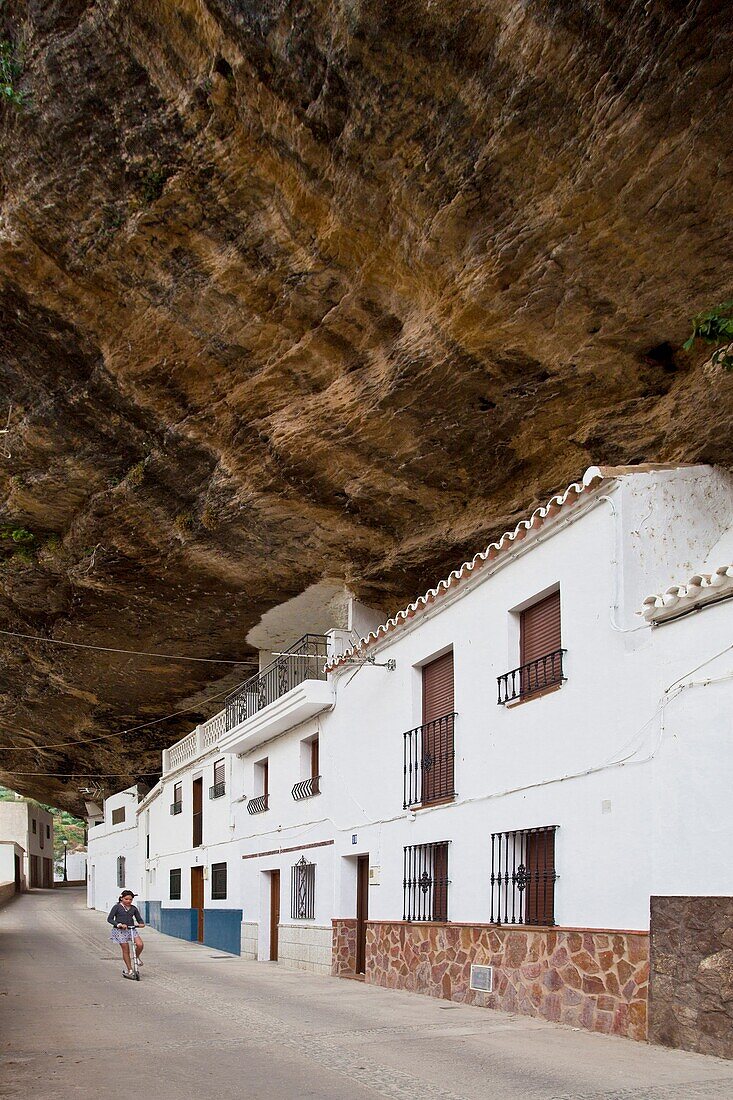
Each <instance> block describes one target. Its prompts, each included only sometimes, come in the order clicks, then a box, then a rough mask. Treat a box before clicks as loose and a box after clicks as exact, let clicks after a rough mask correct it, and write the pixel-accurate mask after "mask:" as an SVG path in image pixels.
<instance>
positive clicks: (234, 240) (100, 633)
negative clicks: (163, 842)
mask: <svg viewBox="0 0 733 1100" xmlns="http://www.w3.org/2000/svg"><path fill="white" fill-rule="evenodd" d="M0 39H2V40H3V41H6V42H9V43H11V48H12V50H13V53H14V56H15V57H16V58H17V59H18V62H19V68H20V69H21V72H20V74H19V75H18V76H17V78H15V86H16V90H17V92H18V94H19V95H21V96H22V97H23V104H22V106H20V107H17V106H16V105H15V104H14V103H13V102H11V101H10V100H7V99H6V100H5V101H4V102H2V104H0V386H1V393H0V405H1V407H0V419H3V420H5V419H6V418H7V417H8V415H9V427H10V430H9V432H8V433H7V434H5V435H2V436H0V447H1V448H3V454H2V456H1V457H0V491H1V496H0V506H1V509H2V516H1V522H2V524H3V525H4V526H3V528H2V531H3V532H4V537H3V538H2V539H0V546H2V550H1V551H0V552H1V554H2V559H3V560H2V564H1V565H0V578H1V579H0V585H1V595H0V626H2V627H3V629H6V630H15V631H20V632H25V633H32V634H39V635H43V636H51V635H53V636H54V637H56V638H61V639H67V640H75V641H81V642H85V643H88V644H94V645H101V646H109V647H113V648H134V649H139V650H152V651H160V652H165V653H173V654H189V655H195V656H199V657H211V658H227V659H230V660H243V661H245V662H246V661H247V660H249V658H250V654H251V650H249V648H248V647H247V645H246V644H245V641H244V639H245V635H246V634H247V632H248V630H249V629H250V627H251V626H252V625H253V624H254V623H256V622H257V621H258V620H259V618H260V616H261V615H262V614H263V613H264V612H265V611H267V609H268V608H270V607H272V606H273V605H275V604H278V603H280V602H281V601H283V600H286V599H289V598H291V597H293V596H294V595H296V594H297V593H299V592H300V591H302V590H304V589H305V588H306V587H307V586H308V585H310V584H313V583H316V582H318V581H319V580H321V579H322V578H324V577H328V578H331V579H334V578H335V579H343V580H344V581H346V582H347V583H348V584H349V585H351V586H352V588H353V589H354V590H355V591H356V592H357V594H358V595H359V596H360V597H362V598H363V599H364V600H365V601H366V602H367V603H370V604H376V605H377V606H380V607H381V608H383V609H384V610H393V609H394V608H395V607H396V606H398V605H400V604H401V602H403V601H404V600H405V599H406V598H411V597H412V596H413V595H414V594H416V593H417V592H418V591H420V590H421V589H423V588H424V587H425V585H426V583H427V582H428V581H430V580H431V579H434V578H435V577H436V576H439V575H441V574H442V573H443V572H444V571H445V570H447V569H448V568H449V567H452V566H453V565H455V564H456V563H459V562H460V561H461V560H462V559H463V558H464V557H465V556H466V555H467V554H469V553H472V552H473V551H474V550H475V549H477V548H478V547H481V546H482V545H483V544H484V543H485V542H486V541H487V540H488V538H489V536H491V535H493V534H496V533H497V532H500V531H501V530H503V529H504V528H506V527H507V526H508V525H509V524H511V523H513V522H514V521H515V520H516V518H517V517H518V516H520V515H521V514H523V513H524V512H525V511H526V510H527V509H528V508H531V507H532V506H533V504H534V503H535V502H536V501H537V500H539V499H543V498H545V497H546V496H547V494H549V493H550V492H551V491H553V490H555V489H558V488H561V487H562V486H563V485H564V484H566V483H567V482H568V481H569V480H570V479H572V478H573V477H576V476H577V475H578V474H580V473H582V471H583V469H584V468H585V467H586V466H588V465H589V464H592V463H594V462H607V463H629V462H632V463H633V462H638V461H642V460H665V461H668V460H679V459H682V460H688V461H690V460H704V461H711V462H719V463H725V464H729V465H730V464H731V463H732V461H733V440H732V436H731V431H730V427H731V412H732V410H733V377H732V376H731V375H726V374H725V373H723V372H722V371H711V370H710V369H706V368H705V367H704V366H703V358H704V356H703V355H695V356H688V355H687V354H686V353H684V352H683V351H681V344H682V341H683V340H684V339H685V337H686V335H687V333H688V330H689V318H690V317H691V315H692V314H693V313H695V312H697V311H698V310H699V309H701V308H704V307H706V306H708V305H711V304H714V303H715V302H716V301H718V300H720V299H721V298H724V297H726V296H727V297H730V296H731V293H730V291H731V282H732V280H731V274H732V273H733V257H732V255H731V247H730V246H731V225H732V224H733V220H732V219H733V200H732V198H731V195H732V190H731V183H732V182H733V161H732V160H731V145H732V144H733V131H732V130H731V126H730V118H731V114H732V108H733V82H732V81H731V61H730V58H731V56H733V15H732V14H731V10H730V6H729V5H728V4H725V3H722V2H714V0H694V2H692V0H690V2H688V3H685V2H684V0H676V2H675V0H630V2H628V3H623V4H620V3H618V2H617V0H594V2H593V3H591V2H588V0H492V2H491V3H489V2H488V0H330V2H329V0H289V2H288V0H45V2H44V0H27V2H22V3H21V2H20V0H5V3H4V4H3V5H0ZM13 532H15V536H16V539H20V540H21V541H19V542H18V541H15V540H14V538H13ZM24 532H28V533H29V535H32V536H33V538H32V541H31V540H30V538H29V535H26V534H24ZM23 539H26V541H25V542H24V541H23ZM1 653H2V665H1V667H0V704H1V705H0V739H1V741H2V745H3V746H5V747H4V748H2V749H0V768H2V767H4V768H5V769H6V770H5V772H2V771H0V779H2V780H3V781H4V782H6V783H8V784H9V785H11V786H13V787H15V788H16V789H18V790H21V791H23V792H25V793H29V794H33V795H36V796H39V797H42V798H43V799H44V800H47V801H53V802H56V803H58V804H61V805H65V806H69V807H71V806H76V807H78V806H79V804H80V802H79V795H78V787H79V786H81V785H83V781H82V780H81V779H79V778H77V777H72V776H69V775H66V774H65V773H71V772H75V773H77V774H78V775H79V776H80V775H86V774H94V775H96V776H107V778H106V779H105V780H104V782H105V783H106V784H107V785H108V788H114V787H116V786H119V785H121V784H123V783H124V782H126V781H127V780H128V779H132V778H134V777H135V776H138V775H142V774H143V773H148V772H154V771H155V769H156V768H157V767H158V764H159V750H160V748H161V747H162V746H164V745H165V744H168V743H170V742H172V741H173V740H175V739H177V738H178V737H180V736H181V735H182V734H183V733H184V732H185V731H186V730H187V729H188V728H190V727H191V725H192V724H193V723H194V722H195V721H196V720H198V719H199V718H200V717H201V716H206V715H208V714H210V713H212V712H213V711H215V710H216V709H217V707H218V704H217V703H216V702H209V703H207V702H206V698H207V696H209V695H212V694H215V693H219V692H223V691H224V690H226V688H227V687H231V686H232V685H233V684H234V683H236V682H237V681H238V680H239V679H241V678H242V677H243V675H244V674H245V673H246V672H247V670H248V666H247V664H244V665H242V666H239V667H233V666H227V665H221V666H218V665H205V664H201V665H196V664H182V663H176V662H172V661H166V660H162V659H157V658H135V657H129V656H121V655H119V654H111V653H109V654H104V653H96V652H93V651H84V650H73V649H63V648H60V647H52V646H50V645H39V644H36V643H25V642H18V641H13V640H10V639H4V640H3V642H2V650H1ZM184 708H190V710H189V712H188V713H187V714H185V715H181V716H179V717H178V718H177V719H174V720H171V721H168V722H163V723H161V724H160V725H158V726H154V727H152V728H151V729H149V730H148V731H147V732H146V731H140V732H139V733H138V734H135V735H130V736H129V737H126V738H120V737H117V736H113V737H110V736H109V735H110V734H115V733H116V732H117V731H119V730H121V729H125V728H127V727H129V726H131V725H135V724H138V723H141V722H145V721H151V720H153V719H155V718H158V717H161V716H163V715H165V714H168V713H169V712H171V711H174V710H179V709H184ZM95 737H98V738H106V739H104V740H98V741H91V742H89V743H88V744H77V745H74V744H67V743H68V742H73V741H85V740H88V739H90V738H95ZM54 745H59V746H65V747H59V748H56V749H54V748H53V747H48V746H54ZM8 747H14V748H15V749H16V750H17V749H18V748H20V749H21V750H22V751H9V748H8ZM20 771H23V772H52V773H64V774H63V775H59V776H58V777H49V776H46V775H44V776H39V775H18V774H17V773H18V772H20ZM11 773H12V774H11ZM118 773H119V774H118Z"/></svg>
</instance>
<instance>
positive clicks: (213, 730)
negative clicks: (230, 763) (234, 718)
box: [163, 710, 226, 813]
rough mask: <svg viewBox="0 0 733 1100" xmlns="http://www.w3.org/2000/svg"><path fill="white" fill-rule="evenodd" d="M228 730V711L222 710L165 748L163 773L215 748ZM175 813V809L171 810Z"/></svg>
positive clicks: (174, 769)
mask: <svg viewBox="0 0 733 1100" xmlns="http://www.w3.org/2000/svg"><path fill="white" fill-rule="evenodd" d="M225 730H226V711H225V710H220V711H219V713H218V714H215V715H214V717H213V718H209V720H208V722H204V723H202V725H200V726H196V729H195V730H192V731H191V733H187V734H186V736H185V737H183V738H181V740H180V741H176V743H175V745H171V747H170V748H169V749H163V775H167V774H168V773H169V772H174V771H176V770H177V769H178V768H181V767H183V766H184V765H186V764H190V763H191V761H193V760H197V759H198V758H199V757H200V756H205V755H206V753H207V752H211V751H212V750H213V749H215V748H216V747H217V745H218V743H219V741H220V739H221V737H222V735H223V733H224V732H225ZM171 813H173V810H171Z"/></svg>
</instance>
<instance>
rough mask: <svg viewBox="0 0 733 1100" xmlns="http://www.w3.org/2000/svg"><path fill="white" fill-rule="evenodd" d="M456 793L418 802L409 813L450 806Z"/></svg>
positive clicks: (408, 810) (409, 808)
mask: <svg viewBox="0 0 733 1100" xmlns="http://www.w3.org/2000/svg"><path fill="white" fill-rule="evenodd" d="M455 800H456V795H455V794H449V795H446V797H445V798H436V799H434V800H433V801H431V802H416V803H414V804H413V805H411V806H408V807H407V812H408V813H418V812H419V811H420V810H431V809H432V808H433V806H450V804H451V802H455ZM420 923H421V924H422V923H423V922H422V921H421V922H420Z"/></svg>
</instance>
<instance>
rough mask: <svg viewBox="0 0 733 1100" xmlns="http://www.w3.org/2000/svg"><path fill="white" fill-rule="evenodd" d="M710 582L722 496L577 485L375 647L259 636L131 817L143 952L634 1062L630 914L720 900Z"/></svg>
mask: <svg viewBox="0 0 733 1100" xmlns="http://www.w3.org/2000/svg"><path fill="white" fill-rule="evenodd" d="M730 563H733V479H731V477H730V475H729V474H727V473H726V472H723V471H720V470H718V469H713V468H711V467H708V466H688V467H674V466H670V467H662V466H644V467H624V468H619V469H608V468H602V469H599V468H592V469H591V470H589V471H587V473H586V475H585V477H584V478H583V480H582V481H581V482H579V483H577V484H574V485H571V486H570V487H569V488H568V489H567V490H566V491H565V492H564V493H562V494H560V495H558V496H556V497H553V498H552V499H551V500H550V501H549V502H548V504H547V505H545V506H542V507H539V508H537V509H536V510H535V511H534V512H533V513H532V515H531V516H530V517H528V518H527V519H526V520H524V521H522V522H521V523H520V524H518V525H517V527H516V528H515V529H514V530H513V531H511V532H508V533H507V534H505V535H504V536H502V537H501V538H500V539H498V540H497V542H496V543H493V544H492V545H491V546H489V547H488V548H487V549H486V550H484V551H483V552H481V553H480V554H478V555H477V556H476V557H475V558H474V559H473V560H472V561H470V562H467V563H465V564H464V565H463V566H462V567H461V568H460V569H458V570H456V571H455V572H454V573H452V574H451V575H450V577H448V578H446V580H445V581H442V582H441V583H440V584H438V585H437V586H436V587H435V588H434V589H431V590H430V591H429V592H428V593H426V595H425V596H424V597H421V598H420V599H419V600H417V601H415V602H414V603H413V604H411V605H410V606H409V607H408V608H406V609H405V610H404V611H403V612H400V613H399V614H398V615H396V616H394V617H393V618H391V619H389V620H388V621H387V622H386V623H384V624H383V625H381V626H379V625H378V621H377V616H375V614H374V613H373V612H370V611H369V610H368V609H366V608H362V607H361V606H360V605H359V604H357V603H356V602H355V601H353V600H352V599H349V598H348V597H347V596H344V597H342V598H340V599H338V600H337V599H336V598H335V596H333V595H331V598H329V599H325V598H324V593H327V592H328V587H327V586H326V588H325V589H324V588H323V587H321V586H315V587H314V589H312V590H309V591H308V593H304V594H303V597H300V598H298V600H295V601H290V602H289V603H288V604H285V605H283V607H282V608H278V609H275V610H274V611H273V612H271V613H270V614H269V615H268V616H265V618H264V619H263V622H262V624H261V626H260V627H258V628H256V630H255V631H254V632H252V634H251V635H250V637H249V639H248V640H250V641H251V643H252V644H254V645H256V646H257V647H258V648H259V649H260V650H261V662H260V671H259V673H258V674H257V675H256V676H253V677H252V678H251V679H250V680H249V681H247V682H246V683H245V684H243V685H242V686H241V687H240V688H239V689H238V690H237V691H236V692H234V693H233V694H232V696H231V697H230V699H229V700H228V701H227V705H226V707H225V708H224V710H222V711H221V712H220V713H219V714H218V715H216V716H215V717H214V718H213V719H211V720H210V721H209V722H207V723H205V725H203V726H201V727H198V728H197V729H196V730H195V731H194V732H193V733H192V734H190V735H189V736H188V737H186V738H184V739H183V740H182V741H180V742H178V744H177V745H174V746H172V747H171V749H169V750H167V751H166V753H164V759H163V776H162V779H161V781H160V782H159V784H158V785H157V786H156V788H154V790H153V791H151V792H150V794H149V795H147V796H146V797H145V798H144V799H143V800H142V801H141V803H140V806H139V812H138V840H137V844H136V847H137V850H138V851H139V853H140V873H141V878H140V880H139V881H140V886H139V887H137V886H133V887H132V888H133V889H136V890H138V891H139V892H140V893H141V895H142V896H143V898H144V900H145V902H146V904H147V907H148V912H149V918H150V920H151V923H156V924H157V926H158V927H160V928H161V930H163V931H168V932H171V933H172V934H174V935H181V936H184V937H185V938H188V939H197V938H200V939H202V940H203V942H205V943H209V944H211V945H212V946H218V947H220V948H222V949H225V950H230V951H235V952H240V953H241V954H243V955H244V956H248V957H250V958H257V959H260V960H263V961H264V960H274V959H277V960H278V961H280V962H281V963H285V964H287V965H289V966H295V967H299V968H302V969H310V970H318V971H321V972H326V971H328V970H329V969H330V970H331V971H332V972H333V973H334V974H340V975H349V976H351V975H355V974H363V975H364V977H365V980H366V981H368V982H373V983H377V984H381V985H385V986H390V987H395V988H397V987H399V988H405V989H410V990H415V991H419V992H424V993H428V994H430V995H433V996H439V997H445V998H448V999H454V1000H459V1001H466V1002H471V1003H475V1004H478V1005H484V1006H487V1007H496V1008H502V1009H505V1010H508V1011H518V1012H523V1013H528V1014H531V1015H539V1016H543V1017H545V1018H547V1019H550V1020H557V1021H562V1022H565V1023H569V1024H572V1025H574V1026H579V1027H584V1028H588V1029H591V1030H596V1031H601V1032H607V1033H615V1034H619V1035H627V1036H630V1037H634V1038H645V1037H646V1035H647V1008H648V999H649V998H648V993H649V984H648V983H649V961H650V955H649V944H650V897H651V896H652V895H654V896H657V895H662V896H669V895H685V896H690V897H692V898H693V899H694V898H695V897H698V896H701V895H707V894H723V895H730V894H733V867H732V866H731V863H730V861H729V860H725V859H723V860H721V858H720V853H721V852H727V851H729V850H730V845H731V841H733V806H732V804H731V801H730V797H729V792H730V790H731V781H732V780H733V748H732V746H733V738H732V737H731V734H732V733H733V729H732V728H731V726H732V721H731V714H732V713H733V710H732V708H731V690H732V689H731V684H732V682H733V681H732V679H731V678H732V677H733V649H732V648H731V630H730V623H731V617H730V615H731V605H730V604H729V603H727V600H728V598H729V597H730V596H733V564H730ZM650 593H651V595H650ZM296 627H297V629H295V628H296ZM306 630H307V631H310V633H308V634H305V631H306ZM298 633H302V634H303V635H304V636H303V637H302V638H301V639H300V641H299V642H298V643H297V644H287V643H288V640H289V639H290V638H293V637H297V635H298ZM116 797H117V798H121V797H122V796H116ZM107 802H110V800H107ZM98 828H101V827H98ZM103 828H104V832H103V834H99V836H100V838H101V836H102V835H104V837H105V838H107V839H106V840H105V843H108V840H109V837H110V830H109V824H108V821H107V803H105V825H104V827H103ZM93 833H95V830H91V831H90V845H89V860H90V878H91V874H92V864H93V862H94V860H93V858H92V851H93V847H92V841H93V840H94V841H95V842H96V839H97V838H96V837H93V836H92V834H93ZM116 843H117V848H114V847H113V848H110V849H109V857H108V858H109V859H113V858H115V852H117V850H118V848H119V842H116ZM130 843H131V844H134V842H133V840H132V838H130ZM128 878H129V875H128ZM653 931H654V930H653V928H652V933H653Z"/></svg>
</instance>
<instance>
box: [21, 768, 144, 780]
mask: <svg viewBox="0 0 733 1100" xmlns="http://www.w3.org/2000/svg"><path fill="white" fill-rule="evenodd" d="M0 771H1V772H2V773H3V775H48V776H51V777H52V778H56V779H120V778H125V779H127V778H130V777H132V778H134V777H135V776H136V775H138V776H139V775H143V776H145V777H146V778H147V777H148V776H151V775H160V771H157V772H95V773H94V774H93V775H81V774H80V773H79V772H9V771H6V770H5V768H0Z"/></svg>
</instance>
